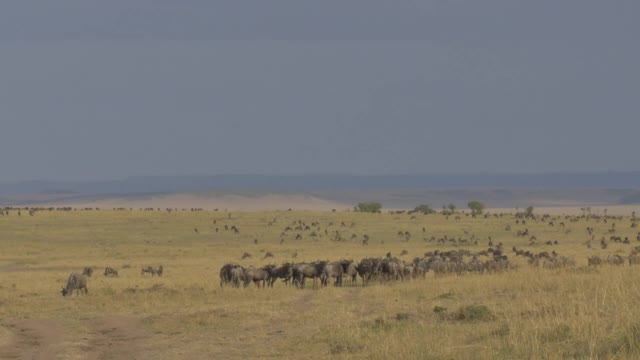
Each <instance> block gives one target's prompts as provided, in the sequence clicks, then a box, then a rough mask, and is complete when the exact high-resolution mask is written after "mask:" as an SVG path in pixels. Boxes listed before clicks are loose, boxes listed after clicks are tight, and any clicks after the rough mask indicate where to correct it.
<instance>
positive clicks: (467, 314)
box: [453, 305, 496, 322]
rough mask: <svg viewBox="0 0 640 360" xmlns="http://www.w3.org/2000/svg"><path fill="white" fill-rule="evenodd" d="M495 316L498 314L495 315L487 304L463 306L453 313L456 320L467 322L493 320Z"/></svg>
mask: <svg viewBox="0 0 640 360" xmlns="http://www.w3.org/2000/svg"><path fill="white" fill-rule="evenodd" d="M495 318H496V316H495V315H493V313H492V312H491V310H489V308H488V307H487V306H486V305H467V306H463V307H461V308H460V309H459V310H458V311H457V312H456V313H455V314H453V319H454V320H459V321H467V322H477V321H492V320H495Z"/></svg>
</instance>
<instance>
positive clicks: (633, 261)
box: [629, 254, 640, 266]
mask: <svg viewBox="0 0 640 360" xmlns="http://www.w3.org/2000/svg"><path fill="white" fill-rule="evenodd" d="M631 265H640V255H638V254H631V255H629V266H631Z"/></svg>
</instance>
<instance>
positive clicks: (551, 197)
mask: <svg viewBox="0 0 640 360" xmlns="http://www.w3.org/2000/svg"><path fill="white" fill-rule="evenodd" d="M170 194H186V195H187V196H188V198H189V199H190V200H189V201H190V203H191V204H194V206H197V203H198V201H197V199H198V198H199V199H201V200H202V202H203V203H205V202H206V203H207V204H210V205H211V206H213V207H217V206H218V205H216V204H215V203H216V202H218V203H219V202H220V201H221V200H220V199H222V198H225V201H226V203H225V204H227V205H228V206H230V207H232V202H229V201H228V199H229V198H228V196H232V197H233V196H235V199H236V200H238V199H242V201H243V202H244V203H247V204H248V203H249V202H251V199H254V200H253V201H255V202H256V203H257V202H261V203H263V204H267V203H268V201H267V200H265V199H269V198H268V197H269V196H272V195H276V194H277V195H286V196H295V198H288V199H294V200H292V203H295V204H297V205H298V206H300V204H303V203H304V200H303V199H311V198H313V199H315V200H314V201H316V203H318V202H322V201H326V202H327V204H326V207H337V206H339V205H340V204H341V205H342V206H343V207H351V206H353V204H355V203H357V202H359V201H372V200H375V201H380V202H382V203H383V205H384V206H385V207H387V208H412V207H413V206H416V205H418V204H423V203H426V204H430V205H431V206H433V207H435V208H439V207H440V206H442V205H443V204H448V203H450V202H452V203H454V204H455V205H456V206H458V207H460V208H462V207H466V203H467V201H469V200H480V201H484V202H485V203H486V204H487V206H489V207H516V206H521V207H524V206H529V205H533V206H584V205H614V204H624V205H632V204H640V172H628V173H615V172H611V173H584V174H574V173H554V174H467V175H373V176H364V175H211V176H209V175H196V176H143V177H130V178H127V179H123V180H114V181H88V182H54V181H26V182H20V183H11V184H0V206H16V205H29V204H45V203H46V204H54V203H74V204H80V203H82V204H87V203H97V202H103V203H104V202H105V201H108V202H109V203H110V204H114V205H115V204H116V203H117V201H116V200H119V201H125V202H127V203H132V202H136V204H144V201H148V199H154V201H157V200H158V199H159V198H164V199H165V200H166V199H169V197H167V195H170ZM212 199H213V200H212ZM167 201H168V200H166V201H165V202H163V204H166V203H167Z"/></svg>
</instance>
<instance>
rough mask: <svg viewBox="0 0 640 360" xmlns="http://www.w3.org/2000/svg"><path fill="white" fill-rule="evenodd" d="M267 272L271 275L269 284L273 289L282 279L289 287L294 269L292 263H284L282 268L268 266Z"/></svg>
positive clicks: (266, 267)
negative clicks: (277, 281) (278, 280)
mask: <svg viewBox="0 0 640 360" xmlns="http://www.w3.org/2000/svg"><path fill="white" fill-rule="evenodd" d="M264 269H265V270H267V272H268V273H269V281H268V284H269V286H270V287H273V284H274V283H275V282H276V280H277V279H282V281H284V283H285V284H286V285H289V280H290V279H291V276H292V274H293V267H292V265H291V264H290V263H284V264H282V266H280V267H275V265H268V266H265V267H264Z"/></svg>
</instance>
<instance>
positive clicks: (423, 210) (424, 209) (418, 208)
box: [413, 204, 436, 214]
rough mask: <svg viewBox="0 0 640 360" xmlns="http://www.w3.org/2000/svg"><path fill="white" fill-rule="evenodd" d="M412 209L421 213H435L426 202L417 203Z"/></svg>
mask: <svg viewBox="0 0 640 360" xmlns="http://www.w3.org/2000/svg"><path fill="white" fill-rule="evenodd" d="M413 211H415V212H421V213H423V214H433V213H435V212H436V211H435V210H433V209H432V208H431V206H429V205H427V204H422V205H418V206H416V208H415V209H413Z"/></svg>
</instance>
